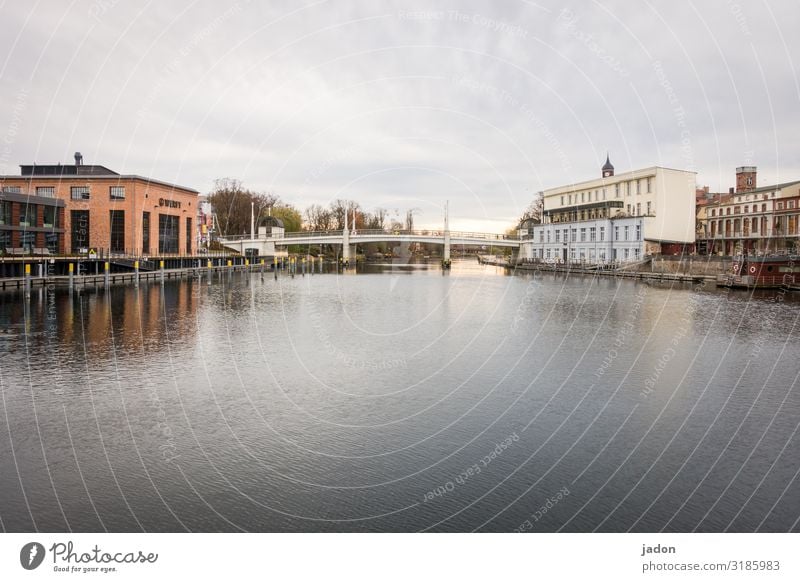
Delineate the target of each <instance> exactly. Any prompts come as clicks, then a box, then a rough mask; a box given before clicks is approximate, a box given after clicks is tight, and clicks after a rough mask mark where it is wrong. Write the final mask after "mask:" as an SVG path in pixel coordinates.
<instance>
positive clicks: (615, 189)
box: [614, 184, 619, 198]
mask: <svg viewBox="0 0 800 582" xmlns="http://www.w3.org/2000/svg"><path fill="white" fill-rule="evenodd" d="M614 197H615V198H619V184H614Z"/></svg>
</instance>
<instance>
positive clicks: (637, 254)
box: [633, 248, 639, 261]
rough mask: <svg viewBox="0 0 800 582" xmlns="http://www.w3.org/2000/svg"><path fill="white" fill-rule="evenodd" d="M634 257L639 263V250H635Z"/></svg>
mask: <svg viewBox="0 0 800 582" xmlns="http://www.w3.org/2000/svg"><path fill="white" fill-rule="evenodd" d="M633 257H634V258H635V259H636V260H637V261H638V260H639V249H638V248H635V249H633Z"/></svg>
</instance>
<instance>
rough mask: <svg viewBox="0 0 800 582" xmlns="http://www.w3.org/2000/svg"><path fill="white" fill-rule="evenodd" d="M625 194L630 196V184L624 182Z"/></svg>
mask: <svg viewBox="0 0 800 582" xmlns="http://www.w3.org/2000/svg"><path fill="white" fill-rule="evenodd" d="M625 194H626V195H627V196H630V195H631V183H630V182H625Z"/></svg>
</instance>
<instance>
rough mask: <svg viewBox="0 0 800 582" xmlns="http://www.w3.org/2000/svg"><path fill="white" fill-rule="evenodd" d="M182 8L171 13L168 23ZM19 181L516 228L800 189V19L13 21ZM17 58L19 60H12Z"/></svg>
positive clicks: (81, 12) (553, 10) (70, 14)
mask: <svg viewBox="0 0 800 582" xmlns="http://www.w3.org/2000/svg"><path fill="white" fill-rule="evenodd" d="M165 4H168V6H165ZM0 14H1V15H2V17H1V18H0V22H2V34H1V35H0V79H2V83H0V97H1V98H2V100H1V102H2V105H3V106H2V109H1V110H0V140H2V142H1V143H0V172H2V173H12V174H14V173H18V171H19V169H18V165H19V164H26V163H31V162H34V161H35V162H39V163H52V162H68V161H70V160H71V159H72V153H73V152H74V151H76V150H80V151H81V152H82V153H83V155H84V159H85V161H86V163H98V164H103V165H106V166H108V167H110V168H112V169H115V170H117V171H120V172H125V173H136V174H143V175H149V176H152V177H155V178H159V179H163V180H168V181H174V182H177V183H179V184H182V185H186V186H189V187H193V188H195V189H197V190H200V191H201V192H207V191H208V190H209V189H210V187H211V185H212V182H213V180H214V179H215V178H218V177H223V176H228V177H235V178H239V179H241V180H243V181H244V182H245V184H246V185H247V186H249V187H251V188H255V189H263V190H272V191H275V192H277V193H278V194H279V195H280V196H281V197H282V198H283V199H284V200H285V201H287V202H289V203H292V204H295V205H296V206H298V207H300V208H304V207H306V206H307V205H309V204H312V203H321V204H327V203H328V202H329V201H330V200H331V199H333V198H337V197H344V198H351V199H354V200H357V201H358V202H360V203H361V204H362V206H363V207H365V208H366V209H372V208H374V207H376V206H384V207H387V208H398V209H400V211H401V212H403V211H404V210H405V209H407V208H411V207H416V208H419V209H420V210H421V213H422V214H421V215H420V216H419V218H418V219H417V220H418V224H420V225H428V226H434V225H438V224H439V223H440V219H441V210H440V209H441V207H442V205H443V204H444V201H445V200H447V199H449V200H450V207H451V216H452V218H451V223H452V227H453V228H454V229H481V230H491V231H496V232H500V231H502V230H504V229H505V228H507V227H508V226H510V225H511V224H512V223H513V222H514V221H515V219H516V217H518V216H519V214H520V213H521V212H522V210H523V209H524V207H525V206H526V205H527V204H528V203H529V202H530V200H531V198H532V196H533V194H534V193H535V192H536V191H538V190H542V189H545V188H548V187H553V186H558V185H561V184H564V183H568V182H571V181H580V180H585V179H590V178H594V177H596V176H598V175H599V171H600V170H599V168H600V166H601V165H602V163H603V161H605V155H606V151H609V152H610V154H611V160H612V162H613V163H614V165H615V166H616V168H617V171H618V172H619V171H626V170H629V169H634V168H639V167H646V166H650V165H662V166H668V167H676V168H683V169H689V170H694V171H697V172H698V183H699V184H700V185H703V184H707V185H709V186H710V187H711V188H712V190H720V189H727V188H728V187H729V186H730V185H732V184H733V183H734V168H735V166H737V165H744V164H753V165H757V166H758V168H759V183H760V184H761V185H766V184H769V183H774V182H779V181H786V180H789V179H800V158H799V156H798V152H799V151H800V148H798V145H800V143H799V142H800V114H799V113H798V112H800V107H798V105H800V88H799V86H798V78H797V72H798V66H800V65H798V63H796V62H795V61H794V60H793V58H795V57H796V56H797V55H800V35H798V34H797V24H798V22H800V7H798V4H797V3H796V2H752V3H751V2H746V3H745V2H741V3H736V2H726V1H716V2H699V1H697V2H683V1H680V0H678V1H672V2H641V3H631V2H622V1H619V2H577V1H576V2H567V3H560V2H559V3H546V2H542V3H534V2H527V1H522V0H502V1H492V2H490V1H488V0H485V1H472V2H455V1H428V2H425V1H422V2H399V1H398V2H386V1H367V0H363V1H360V2H354V1H352V2H347V1H328V2H325V1H317V2H307V3H301V2H290V1H283V2H256V1H250V2H246V1H244V0H242V1H240V2H238V3H234V4H228V3H225V2H219V1H217V2H205V1H198V2H187V1H178V2H169V3H162V2H149V3H143V2H133V1H128V0H93V1H81V0H78V1H75V2H72V3H66V2H57V1H42V2H10V1H9V2H5V3H4V4H2V7H1V8H0ZM2 59H4V60H2Z"/></svg>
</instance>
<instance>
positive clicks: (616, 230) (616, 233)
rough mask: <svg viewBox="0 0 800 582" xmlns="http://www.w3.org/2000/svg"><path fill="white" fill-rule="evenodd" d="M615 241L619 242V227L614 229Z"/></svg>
mask: <svg viewBox="0 0 800 582" xmlns="http://www.w3.org/2000/svg"><path fill="white" fill-rule="evenodd" d="M614 240H619V227H618V226H615V227H614Z"/></svg>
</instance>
